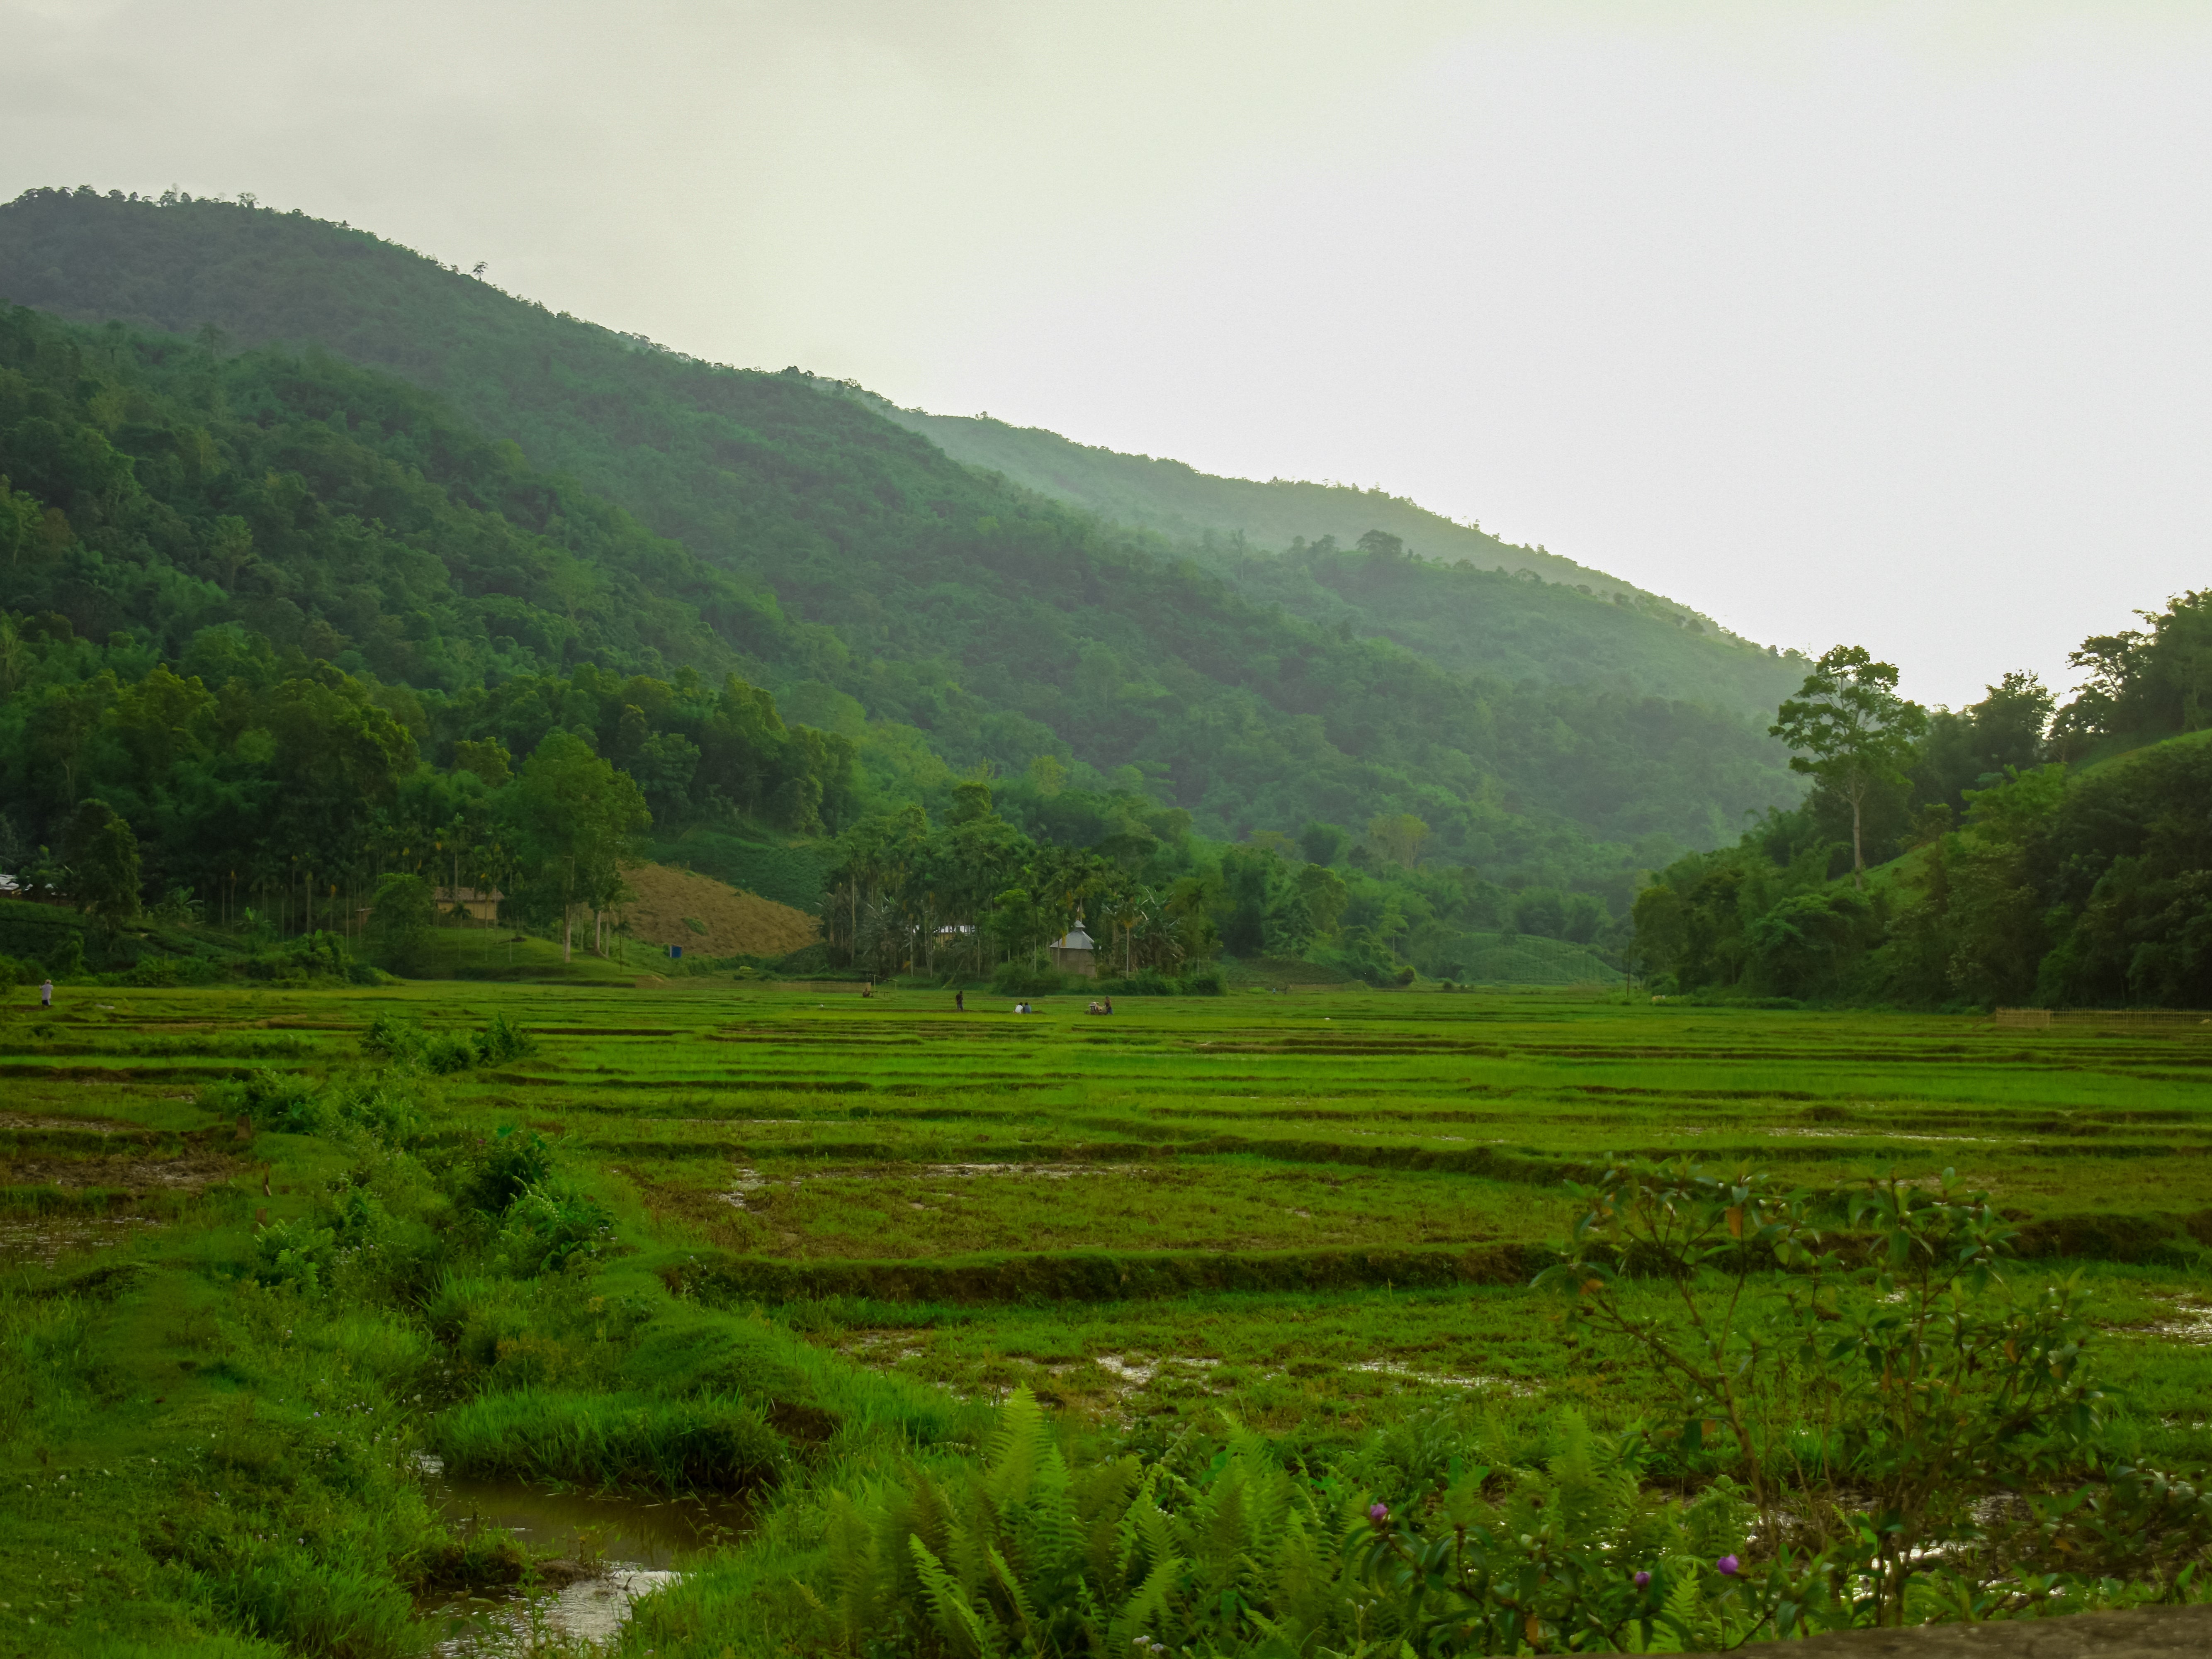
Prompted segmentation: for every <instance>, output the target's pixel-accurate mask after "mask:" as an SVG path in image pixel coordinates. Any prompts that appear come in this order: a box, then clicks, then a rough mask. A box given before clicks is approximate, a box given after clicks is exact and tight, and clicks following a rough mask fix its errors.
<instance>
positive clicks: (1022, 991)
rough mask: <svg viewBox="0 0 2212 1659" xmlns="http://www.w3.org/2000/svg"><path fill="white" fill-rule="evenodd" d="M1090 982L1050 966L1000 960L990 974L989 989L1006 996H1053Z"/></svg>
mask: <svg viewBox="0 0 2212 1659" xmlns="http://www.w3.org/2000/svg"><path fill="white" fill-rule="evenodd" d="M1090 983H1091V981H1089V980H1087V979H1085V980H1079V979H1077V978H1075V977H1074V976H1073V975H1067V974H1063V973H1059V972H1057V971H1055V970H1054V969H1050V968H1036V967H1032V966H1030V964H1029V963H1026V962H1002V963H1000V964H999V969H998V971H997V972H996V973H994V974H993V975H991V989H992V990H993V991H994V992H995V993H996V994H999V995H1000V996H1006V997H1042V996H1054V995H1059V994H1064V993H1066V992H1067V991H1069V990H1071V989H1077V988H1083V987H1088V986H1089V985H1090Z"/></svg>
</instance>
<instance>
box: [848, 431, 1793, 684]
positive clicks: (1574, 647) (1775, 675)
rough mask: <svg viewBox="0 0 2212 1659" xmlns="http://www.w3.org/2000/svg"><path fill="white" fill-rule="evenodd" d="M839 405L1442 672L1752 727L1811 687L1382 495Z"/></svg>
mask: <svg viewBox="0 0 2212 1659" xmlns="http://www.w3.org/2000/svg"><path fill="white" fill-rule="evenodd" d="M847 390H848V392H851V395H854V396H858V397H861V398H865V399H866V400H867V401H869V402H870V403H871V404H872V406H874V407H876V408H878V409H880V410H882V411H883V412H884V414H885V415H886V416H889V417H890V419H892V420H895V421H896V422H899V423H900V424H901V425H902V426H905V427H908V428H912V429H913V430H914V431H916V432H919V433H921V435H923V436H924V437H927V438H928V439H929V440H930V441H932V442H933V443H935V444H936V445H937V446H938V447H940V448H941V449H943V450H944V451H945V453H946V454H948V455H950V456H951V457H952V458H953V459H955V460H958V461H963V462H965V463H966V464H967V465H970V466H975V467H981V468H984V469H986V470H987V471H993V472H997V473H1000V474H1001V475H1003V476H1004V477H1006V478H1008V479H1010V480H1012V482H1013V483H1018V484H1020V485H1022V486H1024V488H1026V489H1034V490H1036V491H1037V492H1038V493H1039V494H1041V495H1048V496H1050V497H1052V498H1053V499H1054V500H1056V501H1066V502H1067V503H1069V504H1070V505H1072V506H1075V507H1082V508H1084V509H1085V510H1086V511H1089V512H1091V513H1096V514H1097V515H1098V516H1099V517H1100V518H1102V519H1105V520H1110V521H1113V522H1115V523H1119V524H1127V525H1134V526H1139V527H1141V528H1143V529H1146V530H1150V531H1152V532H1155V533H1157V534H1158V535H1159V536H1161V537H1163V538H1165V539H1167V540H1168V541H1170V543H1172V544H1175V545H1176V547H1177V548H1178V550H1182V551H1184V552H1187V553H1188V555H1189V556H1191V557H1193V558H1194V559H1196V560H1197V561H1198V562H1200V563H1201V564H1203V565H1205V566H1206V568H1209V569H1212V570H1214V571H1217V572H1218V573H1219V574H1222V575H1223V576H1225V577H1226V578H1227V579H1228V580H1230V581H1231V582H1232V583H1233V584H1234V585H1235V586H1237V589H1238V590H1239V591H1240V592H1243V593H1245V594H1246V595H1248V596H1249V597H1250V598H1253V599H1259V600H1260V601H1261V602H1262V603H1275V604H1279V605H1282V606H1283V607H1284V608H1285V609H1286V610H1288V611H1291V613H1292V614H1294V615H1297V616H1302V617H1308V618H1310V619H1311V620H1313V621H1316V622H1319V623H1323V624H1324V625H1325V626H1328V627H1335V626H1337V625H1338V624H1339V623H1346V624H1348V625H1349V626H1351V627H1352V629H1354V630H1355V631H1357V632H1358V633H1361V634H1373V635H1382V636H1383V637H1385V638H1387V639H1390V640H1393V641H1396V642H1397V643H1398V644H1400V645H1402V646H1404V647H1406V648H1407V649H1408V650H1410V651H1413V652H1414V653H1416V654H1418V655H1419V656H1421V657H1423V658H1424V659H1426V660H1428V661H1430V662H1432V663H1434V664H1436V665H1437V666H1439V667H1441V668H1443V669H1445V670H1446V671H1449V672H1452V673H1458V674H1470V673H1472V674H1483V675H1486V676H1490V677H1493V678H1502V679H1510V680H1522V679H1534V680H1551V681H1559V680H1565V681H1577V682H1587V683H1595V684H1602V683H1608V682H1610V683H1613V684H1625V685H1628V686H1632V687H1633V688H1635V689H1636V690H1639V691H1645V692H1652V693H1656V694H1657V695H1659V696H1668V697H1687V698H1691V699H1693V700H1698V701H1703V702H1712V703H1715V704H1717V705H1718V706H1720V707H1723V708H1739V707H1741V708H1748V709H1753V710H1764V709H1767V708H1772V707H1773V706H1774V705H1775V704H1776V703H1778V702H1780V701H1781V699H1782V698H1784V696H1788V695H1789V694H1790V691H1792V690H1795V689H1796V684H1797V682H1798V681H1799V680H1800V679H1802V678H1803V676H1804V673H1805V669H1806V666H1807V665H1806V664H1805V663H1804V662H1802V660H1796V659H1784V658H1781V657H1778V655H1776V654H1775V653H1771V652H1769V651H1767V650H1765V649H1763V648H1762V647H1759V646H1755V645H1753V644H1752V643H1751V642H1750V641H1747V640H1742V639H1739V638H1736V637H1734V636H1732V635H1729V634H1727V633H1726V632H1725V631H1723V629H1721V628H1720V627H1719V625H1718V624H1717V623H1714V622H1712V621H1711V619H1710V618H1709V617H1703V616H1700V615H1699V614H1698V613H1697V612H1695V611H1692V610H1690V609H1689V608H1688V607H1687V606H1685V605H1677V604H1675V603H1674V601H1672V600H1670V599H1665V598H1663V597H1662V596H1661V595H1658V594H1656V593H1649V592H1644V590H1643V589H1641V588H1638V587H1637V586H1634V585H1633V584H1632V583H1628V582H1625V581H1622V580H1620V578H1618V577H1615V576H1609V575H1607V574H1605V573H1604V572H1603V571H1600V570H1592V569H1590V568H1588V567H1587V566H1583V565H1579V564H1577V563H1576V562H1574V561H1573V560H1571V559H1566V558H1562V557H1561V556H1559V555H1558V554H1556V553H1550V552H1547V551H1545V550H1542V549H1541V548H1533V547H1522V546H1518V545H1516V544H1513V543H1510V542H1504V541H1500V540H1499V539H1498V538H1497V537H1495V536H1492V535H1490V534H1488V533H1487V532H1484V531H1482V530H1480V529H1477V528H1475V527H1474V526H1469V525H1462V524H1455V523H1454V522H1453V521H1452V520H1449V519H1447V518H1444V517H1443V515H1442V514H1440V513H1431V512H1430V511H1428V510H1427V509H1426V508H1425V507H1421V506H1419V504H1418V503H1416V502H1413V501H1407V500H1405V499H1403V498H1401V497H1399V496H1395V495H1388V494H1386V493H1384V492H1383V491H1382V490H1380V489H1355V488H1353V487H1352V486H1350V485H1346V484H1322V483H1308V482H1302V481H1297V480H1292V479H1288V478H1274V479H1270V480H1268V481H1267V482H1265V483H1261V482H1260V481H1258V480H1256V479H1251V478H1225V477H1216V476H1214V475H1213V474H1211V473H1206V472H1200V471H1198V470H1197V469H1196V468H1194V467H1191V466H1187V465H1184V464H1183V463H1182V462H1181V461H1175V460H1162V459H1154V458H1153V457H1152V456H1148V455H1125V454H1121V453H1118V452H1117V451H1115V450H1110V449H1102V448H1098V447H1093V446H1091V445H1086V444H1079V443H1075V442H1073V441H1070V440H1068V439H1066V438H1063V437H1061V436H1060V435H1059V434H1057V433H1054V432H1047V431H1043V430H1041V429H1039V428H1035V427H1016V426H1010V425H1008V424H1007V423H1006V422H1004V421H994V420H993V419H991V418H990V417H989V416H951V415H932V414H928V413H927V412H925V411H923V410H914V409H900V408H897V407H896V406H895V405H894V404H890V403H889V402H887V401H885V400H884V399H881V398H875V397H874V396H873V394H872V393H867V392H858V391H855V390H854V389H852V388H847ZM1594 601H1595V602H1594Z"/></svg>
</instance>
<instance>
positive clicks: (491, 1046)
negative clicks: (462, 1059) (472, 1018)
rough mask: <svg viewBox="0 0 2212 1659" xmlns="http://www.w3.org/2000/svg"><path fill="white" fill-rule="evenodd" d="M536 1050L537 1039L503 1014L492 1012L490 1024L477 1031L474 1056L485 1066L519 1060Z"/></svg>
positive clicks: (534, 1052)
mask: <svg viewBox="0 0 2212 1659" xmlns="http://www.w3.org/2000/svg"><path fill="white" fill-rule="evenodd" d="M537 1052H538V1039H537V1038H536V1037H534V1036H531V1035H530V1033H529V1032H527V1031H526V1030H523V1029H522V1027H521V1026H520V1025H517V1024H513V1023H512V1022H510V1021H509V1020H508V1019H507V1016H506V1015H505V1014H494V1015H493V1016H492V1017H491V1024H489V1025H487V1026H485V1027H484V1028H483V1030H481V1031H479V1032H477V1040H476V1057H477V1060H478V1061H479V1062H480V1063H482V1064H483V1065H486V1066H496V1065H499V1064H501V1062H502V1061H505V1060H521V1059H523V1058H525V1057H526V1056H527V1055H530V1054H536V1053H537Z"/></svg>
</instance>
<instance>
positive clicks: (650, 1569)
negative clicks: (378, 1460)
mask: <svg viewBox="0 0 2212 1659" xmlns="http://www.w3.org/2000/svg"><path fill="white" fill-rule="evenodd" d="M424 1473H425V1474H427V1475H428V1476H429V1481H428V1485H429V1488H430V1492H431V1494H432V1496H433V1497H434V1498H435V1499H436V1500H437V1502H438V1504H439V1507H440V1510H441V1512H442V1513H443V1514H444V1516H445V1517H446V1519H447V1521H448V1522H451V1523H453V1524H454V1525H456V1526H458V1527H459V1528H461V1529H462V1530H464V1531H465V1532H471V1533H473V1532H475V1531H477V1530H480V1529H483V1528H492V1529H494V1530H496V1531H501V1532H504V1533H507V1534H509V1535H511V1536H512V1537H513V1539H514V1540H515V1541H516V1542H517V1543H519V1544H520V1545H521V1546H522V1547H524V1548H525V1549H526V1550H527V1551H528V1552H529V1553H531V1554H532V1555H533V1556H538V1557H550V1558H551V1560H550V1563H549V1565H548V1569H547V1571H546V1573H545V1582H544V1585H543V1586H542V1588H540V1589H538V1590H537V1591H536V1592H534V1593H532V1594H530V1595H524V1594H522V1593H520V1591H516V1592H510V1593H505V1594H501V1595H457V1596H453V1597H450V1598H448V1599H447V1600H446V1601H442V1602H440V1603H438V1604H436V1605H435V1606H432V1607H428V1608H426V1609H424V1617H425V1618H426V1619H428V1620H429V1621H430V1622H431V1624H432V1625H433V1626H434V1627H435V1630H436V1641H437V1645H436V1647H435V1649H434V1651H435V1652H437V1653H440V1654H444V1655H450V1656H454V1659H513V1656H521V1655H526V1654H529V1653H530V1652H531V1651H532V1649H533V1647H534V1646H536V1645H537V1644H538V1641H539V1640H540V1639H541V1638H543V1639H547V1640H550V1641H551V1642H553V1643H556V1644H560V1646H559V1650H561V1651H564V1652H565V1651H568V1650H569V1648H570V1646H571V1645H573V1644H579V1643H584V1642H604V1641H605V1640H606V1639H607V1638H610V1637H611V1636H613V1635H614V1634H615V1633H616V1632H617V1631H619V1630H620V1629H621V1628H622V1626H623V1620H626V1619H628V1618H629V1612H630V1605H631V1603H632V1602H633V1601H635V1599H636V1598H637V1597H639V1596H641V1595H646V1594H647V1593H648V1592H650V1591H653V1590H655V1589H659V1588H660V1587H661V1586H662V1585H664V1584H671V1583H675V1582H676V1580H677V1579H678V1577H681V1576H682V1570H683V1567H684V1563H686V1562H687V1561H689V1560H690V1559H692V1558H693V1557H695V1556H696V1555H699V1554H700V1553H703V1552H705V1551H707V1550H710V1549H713V1548H714V1547H716V1546H717V1545H719V1544H721V1543H723V1542H725V1541H727V1540H729V1539H731V1538H733V1537H735V1536H736V1535H737V1534H738V1532H739V1531H740V1530H741V1529H742V1528H744V1524H745V1521H746V1516H745V1511H744V1506H743V1505H742V1504H739V1503H738V1502H737V1501H736V1500H734V1499H716V1498H647V1497H641V1496H638V1495H635V1494H619V1493H617V1494H609V1495H605V1496H601V1495H597V1494H592V1493H587V1492H556V1491H551V1490H549V1489H547V1488H545V1487H543V1486H527V1485H525V1484H524V1483H523V1482H521V1481H516V1480H466V1479H454V1478H448V1477H447V1476H446V1475H445V1474H442V1473H441V1472H439V1471H438V1470H436V1469H435V1468H434V1467H432V1466H431V1463H430V1460H427V1459H426V1460H425V1468H424Z"/></svg>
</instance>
